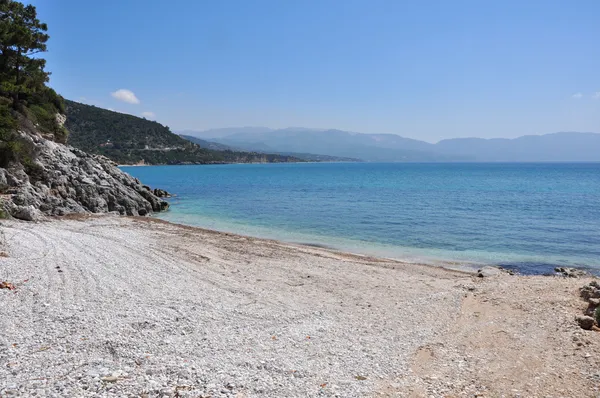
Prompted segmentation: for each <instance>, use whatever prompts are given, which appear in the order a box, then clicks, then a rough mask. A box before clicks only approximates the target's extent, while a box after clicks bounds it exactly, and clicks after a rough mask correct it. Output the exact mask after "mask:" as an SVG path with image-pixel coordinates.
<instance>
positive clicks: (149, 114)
mask: <svg viewBox="0 0 600 398" xmlns="http://www.w3.org/2000/svg"><path fill="white" fill-rule="evenodd" d="M142 116H143V117H145V118H146V119H156V115H155V114H154V112H150V111H146V112H142Z"/></svg>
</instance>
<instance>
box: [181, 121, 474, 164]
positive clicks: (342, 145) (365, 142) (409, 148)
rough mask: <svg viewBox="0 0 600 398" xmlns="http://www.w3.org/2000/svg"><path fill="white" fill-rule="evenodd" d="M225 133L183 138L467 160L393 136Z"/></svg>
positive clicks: (376, 156) (391, 158) (375, 156)
mask: <svg viewBox="0 0 600 398" xmlns="http://www.w3.org/2000/svg"><path fill="white" fill-rule="evenodd" d="M227 130H228V131H233V133H232V134H230V135H226V136H218V135H219V134H221V133H222V129H219V130H216V131H215V130H207V131H204V132H200V133H192V132H188V133H187V134H189V135H194V136H201V137H203V138H205V139H209V140H210V141H215V142H219V143H221V144H225V145H229V146H231V147H236V148H242V149H244V150H251V151H257V152H271V153H313V154H322V155H330V156H336V157H342V158H355V159H361V160H366V161H372V162H403V161H452V160H468V158H465V157H463V156H460V155H459V156H457V155H451V156H448V155H446V154H442V153H436V152H435V151H434V150H433V149H432V145H431V144H429V143H427V142H423V141H418V140H413V139H410V138H404V137H400V136H398V135H394V134H361V133H352V132H348V131H342V130H325V131H323V130H314V129H304V128H287V129H281V130H270V131H248V130H247V129H246V128H242V129H235V128H232V129H227ZM215 134H216V135H215ZM211 135H213V136H212V137H211Z"/></svg>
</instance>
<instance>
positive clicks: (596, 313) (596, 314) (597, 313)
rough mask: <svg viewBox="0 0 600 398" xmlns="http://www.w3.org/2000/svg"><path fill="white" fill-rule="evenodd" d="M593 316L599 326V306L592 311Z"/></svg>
mask: <svg viewBox="0 0 600 398" xmlns="http://www.w3.org/2000/svg"><path fill="white" fill-rule="evenodd" d="M594 318H596V324H597V325H598V326H600V307H596V311H594Z"/></svg>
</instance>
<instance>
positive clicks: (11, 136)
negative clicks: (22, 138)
mask: <svg viewBox="0 0 600 398" xmlns="http://www.w3.org/2000/svg"><path fill="white" fill-rule="evenodd" d="M16 128H17V119H16V118H15V116H14V115H13V113H12V111H11V110H10V108H9V107H8V106H7V104H0V167H7V166H8V165H9V164H10V163H11V162H15V161H18V160H19V155H20V153H21V151H22V148H21V147H22V144H21V143H20V142H19V141H18V140H17V135H16V133H15V129H16Z"/></svg>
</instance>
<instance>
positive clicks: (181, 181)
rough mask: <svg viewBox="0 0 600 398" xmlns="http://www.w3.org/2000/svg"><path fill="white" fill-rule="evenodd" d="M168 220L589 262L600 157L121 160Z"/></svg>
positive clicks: (390, 246) (468, 261) (447, 255)
mask: <svg viewBox="0 0 600 398" xmlns="http://www.w3.org/2000/svg"><path fill="white" fill-rule="evenodd" d="M123 170H125V171H127V172H128V173H130V174H132V175H134V176H135V177H138V178H140V179H141V180H142V181H143V182H144V183H145V184H148V185H151V186H153V187H160V188H163V189H166V190H167V191H169V192H172V193H175V194H177V197H176V198H173V199H172V200H171V210H170V211H169V212H167V213H164V214H162V215H160V217H161V218H164V219H166V220H169V221H173V222H179V223H184V224H189V225H196V226H201V227H206V228H211V229H217V230H222V231H228V232H236V233H241V234H246V235H253V236H259V237H267V238H275V239H280V240H284V241H290V242H296V243H306V244H319V245H325V246H331V247H334V248H338V249H342V250H346V251H351V252H356V253H363V254H375V255H380V256H386V257H393V258H397V259H401V260H408V261H422V262H427V263H441V264H445V265H452V264H454V265H467V266H474V267H476V266H480V265H481V264H493V265H502V266H505V267H507V268H513V269H517V270H519V271H521V272H524V273H546V272H549V271H551V270H552V268H553V267H555V266H575V267H581V268H586V269H591V270H593V271H594V272H598V271H600V164H598V163H594V164H551V163H545V164H531V163H528V164H497V163H488V164H472V163H465V164H456V163H454V164H440V163H431V164H414V163H410V164H405V163H389V164H387V163H310V164H264V165H262V164H250V165H248V164H239V165H211V166H151V167H123Z"/></svg>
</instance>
